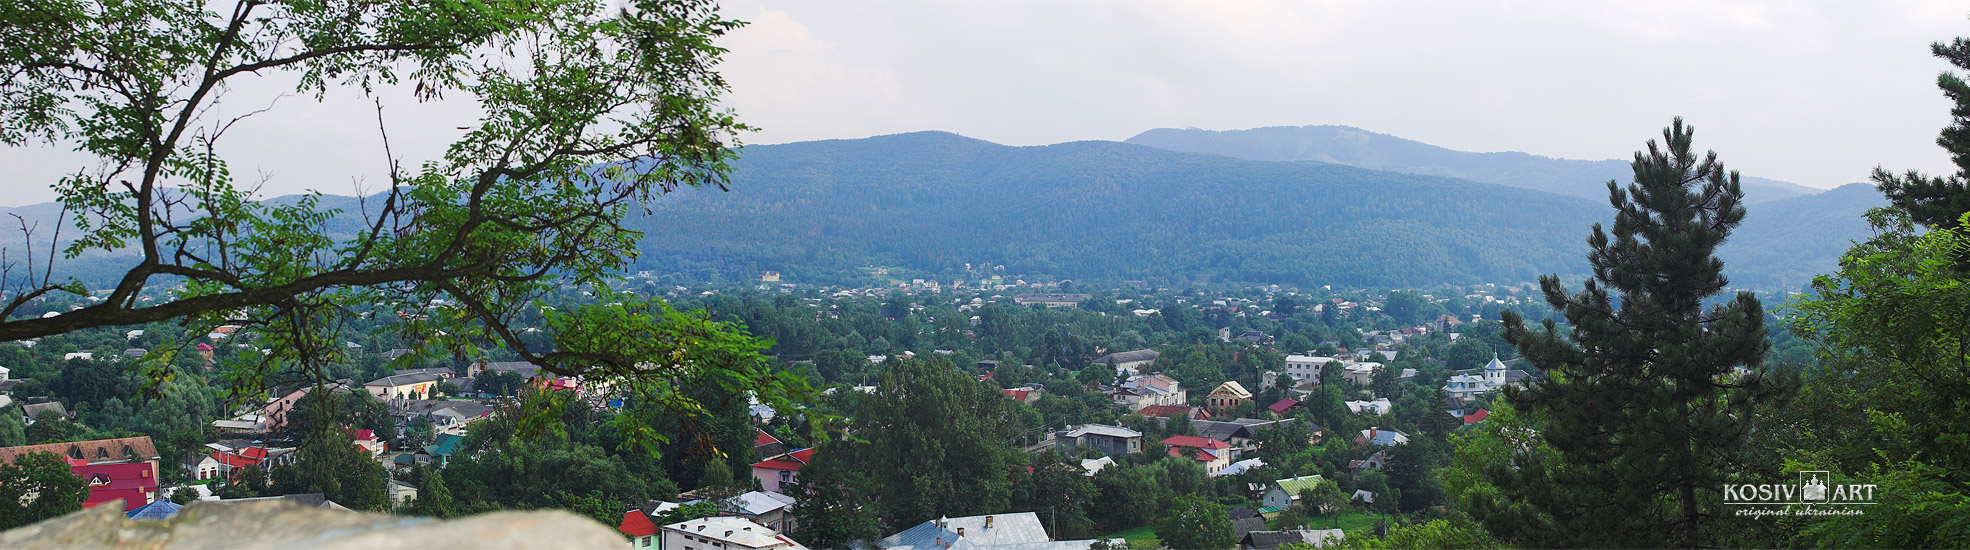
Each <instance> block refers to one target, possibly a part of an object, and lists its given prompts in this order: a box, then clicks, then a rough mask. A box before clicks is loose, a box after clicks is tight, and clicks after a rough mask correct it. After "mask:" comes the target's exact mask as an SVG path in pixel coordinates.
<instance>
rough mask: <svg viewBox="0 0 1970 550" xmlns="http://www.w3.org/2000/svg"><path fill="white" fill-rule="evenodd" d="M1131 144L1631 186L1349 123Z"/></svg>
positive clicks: (1757, 196) (1496, 178) (1757, 183)
mask: <svg viewBox="0 0 1970 550" xmlns="http://www.w3.org/2000/svg"><path fill="white" fill-rule="evenodd" d="M1124 143H1132V144H1136V145H1146V146H1149V147H1155V148H1158V149H1168V150H1171V151H1183V152H1190V153H1211V154H1217V155H1224V156H1228V157H1233V158H1242V159H1247V160H1310V161H1318V162H1327V163H1333V164H1345V165H1348V166H1354V167H1359V168H1368V169H1371V170H1387V171H1391V172H1402V173H1406V174H1425V175H1431V176H1445V177H1452V178H1459V179H1467V180H1471V181H1476V182H1483V183H1495V184H1498V185H1505V186H1510V187H1522V188H1526V189H1533V190H1538V191H1545V192H1548V193H1557V194H1561V195H1570V196H1575V197H1581V198H1584V199H1588V200H1593V201H1597V202H1599V201H1606V200H1607V182H1608V181H1609V180H1613V181H1618V182H1621V183H1623V184H1626V183H1627V182H1628V181H1629V177H1630V175H1631V174H1632V172H1631V171H1630V170H1629V168H1628V161H1625V160H1572V159H1558V158H1550V157H1542V156H1538V155H1532V154H1527V153H1520V152H1502V153H1470V152H1465V151H1453V150H1450V149H1445V148H1442V147H1437V146H1435V145H1430V144H1427V143H1422V142H1418V141H1411V140H1407V139H1402V138H1399V137H1395V136H1391V135H1386V134H1378V133H1375V132H1370V131H1367V130H1362V129H1360V128H1354V127H1349V126H1298V127H1294V126H1272V127H1266V128H1253V129H1250V130H1229V131H1210V130H1198V129H1194V128H1185V129H1175V128H1160V129H1155V130H1150V131H1147V132H1143V133H1140V134H1136V136H1135V137H1131V138H1129V139H1128V140H1127V141H1125V142H1124ZM1739 185H1740V186H1741V187H1742V188H1743V189H1744V201H1745V203H1746V204H1756V203H1760V202H1765V201H1772V200H1779V199H1786V198H1791V197H1798V196H1803V195H1810V194H1814V193H1818V192H1820V190H1819V189H1814V188H1811V187H1806V186H1803V185H1799V184H1796V183H1790V182H1783V181H1778V180H1773V179H1766V178H1760V177H1754V176H1745V177H1743V178H1742V179H1741V181H1740V182H1739Z"/></svg>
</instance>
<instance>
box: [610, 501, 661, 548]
mask: <svg viewBox="0 0 1970 550" xmlns="http://www.w3.org/2000/svg"><path fill="white" fill-rule="evenodd" d="M616 530H617V531H622V534H625V535H629V538H630V539H632V540H630V543H631V544H630V545H631V546H636V544H635V543H636V542H637V540H636V539H642V538H643V537H655V536H656V535H657V533H658V529H657V524H656V522H653V521H650V516H648V515H645V514H644V513H643V511H642V510H630V511H628V512H623V513H622V523H621V524H620V525H617V526H616ZM649 546H650V545H648V544H644V545H642V546H641V547H643V548H647V547H649Z"/></svg>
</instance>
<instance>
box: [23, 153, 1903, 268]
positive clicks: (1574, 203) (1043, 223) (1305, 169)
mask: <svg viewBox="0 0 1970 550" xmlns="http://www.w3.org/2000/svg"><path fill="white" fill-rule="evenodd" d="M735 168H736V172H735V174H734V175H733V182H732V186H731V189H732V190H731V191H730V192H720V191H717V190H715V189H713V190H705V189H685V190H681V191H678V192H676V193H672V194H670V195H667V196H664V197H662V198H659V199H657V200H654V201H651V202H650V203H649V204H648V205H647V206H648V208H649V210H650V214H648V215H639V216H637V217H635V218H633V219H631V220H630V222H629V223H630V224H631V225H632V226H634V227H635V228H637V229H639V230H642V231H644V233H645V237H644V239H643V241H642V243H641V248H642V252H643V254H642V256H641V257H640V258H638V260H637V263H636V265H635V266H634V269H635V270H648V271H652V272H654V273H656V274H659V275H660V276H665V277H671V278H673V279H675V280H677V281H679V282H684V281H692V282H697V281H724V282H738V281H752V280H757V277H758V274H759V272H760V271H766V270H771V271H779V272H781V273H782V274H784V275H785V276H786V277H787V279H786V280H787V281H789V282H799V283H810V284H811V283H844V284H870V283H874V282H876V281H875V280H874V279H872V278H870V277H868V276H866V275H865V274H864V272H863V270H862V268H864V267H868V266H882V267H887V268H890V269H891V270H892V273H891V275H892V276H903V277H905V278H910V277H928V278H936V279H940V280H944V281H949V280H950V279H971V278H975V277H976V275H974V274H971V273H968V272H967V271H966V269H965V264H967V263H970V264H973V265H974V267H977V266H983V265H1004V266H1006V273H1007V274H1023V275H1028V276H1036V277H1041V278H1067V279H1074V280H1078V281H1084V282H1090V283H1117V282H1120V281H1126V280H1141V281H1148V282H1150V283H1152V284H1156V285H1159V286H1180V285H1187V284H1268V283H1276V284H1282V285H1295V286H1302V287H1305V286H1315V285H1322V284H1335V285H1346V286H1373V287H1415V286H1426V285H1434V284H1441V283H1458V284H1463V283H1483V282H1496V283H1514V282H1524V281H1531V280H1534V279H1535V278H1537V277H1538V276H1539V275H1542V274H1547V273H1558V274H1561V275H1562V276H1563V277H1564V278H1565V279H1566V280H1567V281H1569V282H1576V281H1578V280H1580V278H1581V275H1580V274H1582V273H1584V272H1585V260H1584V255H1585V253H1586V244H1585V242H1586V238H1587V232H1588V226H1589V225H1590V224H1592V223H1594V222H1596V221H1603V220H1605V219H1606V218H1607V217H1608V216H1609V211H1610V210H1609V209H1608V208H1607V206H1606V205H1605V204H1603V202H1602V200H1604V199H1601V198H1596V199H1593V200H1589V199H1584V198H1578V197H1571V196H1562V195H1557V194H1552V193H1545V192H1539V191H1533V190H1528V189H1522V188H1516V187H1507V186H1502V185H1494V184H1487V183H1478V182H1472V181H1467V180H1461V179H1453V178H1447V177H1438V176H1427V175H1418V174H1408V173H1399V172H1391V171H1378V170H1369V169H1363V168H1356V167H1351V166H1343V165H1338V164H1328V163H1320V162H1310V161H1253V160H1242V159H1235V158H1231V157H1228V156H1221V155H1214V154H1200V153H1183V152H1175V151H1169V150H1164V149H1158V148H1153V147H1145V146H1138V145H1131V144H1126V143H1117V142H1101V141H1090V142H1076V143H1063V144H1058V145H1048V146H1040V147H1008V146H1003V145H997V144H993V143H989V142H985V141H979V140H975V139H970V138H965V137H962V136H958V135H954V134H949V133H942V132H919V133H912V134H900V135H892V136H881V137H875V138H868V139H855V140H833V141H816V142H804V143H793V144H786V145H766V146H758V145H756V146H749V147H746V148H745V150H744V151H742V154H741V157H740V158H739V160H737V161H736V165H735ZM269 200H270V201H271V202H288V201H292V200H295V198H294V197H291V196H290V197H277V198H274V199H269ZM322 203H323V204H324V205H329V206H332V207H336V208H341V209H343V210H344V213H345V214H344V216H342V217H340V218H337V219H335V220H333V221H331V222H330V223H329V227H330V231H331V232H333V233H336V234H340V235H343V236H347V235H349V234H351V233H353V232H355V231H357V230H359V229H360V226H359V225H358V224H357V223H356V220H357V219H358V218H357V216H356V213H357V212H358V211H359V209H358V207H357V203H356V200H355V199H353V198H349V197H334V196H330V197H324V198H323V199H322ZM1880 204H1882V199H1881V198H1880V195H1879V193H1877V192H1875V191H1874V190H1873V189H1872V188H1871V187H1869V186H1866V185H1860V184H1856V185H1848V186H1845V187H1841V188H1839V189H1835V190H1832V191H1827V192H1824V193H1819V194H1814V195H1805V196H1798V197H1793V198H1788V199H1781V200H1774V201H1767V202H1763V203H1759V204H1754V205H1750V207H1749V209H1750V214H1749V216H1748V217H1747V219H1746V221H1745V223H1744V225H1743V226H1741V227H1740V228H1739V229H1738V230H1737V232H1736V234H1734V235H1733V236H1732V238H1731V240H1730V241H1729V242H1727V243H1725V245H1724V247H1723V248H1722V249H1721V250H1720V252H1719V254H1720V255H1722V256H1723V258H1724V259H1725V261H1726V269H1727V271H1728V273H1729V274H1730V276H1731V277H1732V280H1733V281H1734V282H1735V283H1736V284H1737V285H1739V286H1750V287H1760V288H1768V289H1774V290H1797V289H1798V288H1800V286H1802V285H1803V284H1805V282H1806V281H1807V280H1809V279H1810V278H1811V277H1812V276H1813V275H1816V274H1819V273H1825V272H1829V271H1831V270H1832V269H1833V268H1834V267H1835V262H1836V260H1837V259H1838V257H1839V255H1840V254H1841V253H1842V252H1844V251H1845V250H1846V248H1847V247H1848V245H1849V243H1850V242H1851V241H1853V240H1856V239H1863V238H1866V237H1867V235H1868V232H1867V228H1866V226H1865V222H1864V220H1862V218H1861V213H1862V212H1864V211H1865V210H1866V209H1868V208H1871V207H1874V206H1879V205H1880ZM57 212H59V210H58V209H57V208H55V206H54V205H51V204H43V205H32V206H25V207H19V208H10V209H0V214H19V215H22V216H23V217H26V218H28V219H30V220H38V221H41V222H42V223H44V227H52V224H53V219H54V215H55V214H56V213H57ZM0 244H9V245H12V246H13V247H14V248H16V249H18V242H17V241H9V240H8V239H7V238H5V237H0ZM44 253H45V252H44ZM12 257H14V256H10V258H12ZM44 257H45V256H44ZM16 261H18V260H16ZM128 262H129V258H128V257H127V256H123V255H118V254H108V253H101V252H92V253H90V254H89V255H86V256H85V257H84V258H83V259H82V261H80V262H77V263H75V264H72V265H70V268H71V271H72V272H73V273H74V274H76V275H78V276H80V277H82V278H84V280H85V281H88V282H89V284H90V285H91V286H92V287H96V288H100V287H101V286H103V285H105V284H108V283H109V281H110V280H112V279H113V277H114V276H115V275H119V274H120V269H119V268H118V265H127V263H128Z"/></svg>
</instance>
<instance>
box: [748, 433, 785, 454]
mask: <svg viewBox="0 0 1970 550" xmlns="http://www.w3.org/2000/svg"><path fill="white" fill-rule="evenodd" d="M752 431H753V436H752V450H753V452H754V453H757V456H774V455H778V454H781V453H785V452H787V445H786V444H785V443H781V442H780V438H777V437H773V434H769V433H766V430H761V429H759V428H753V429H752Z"/></svg>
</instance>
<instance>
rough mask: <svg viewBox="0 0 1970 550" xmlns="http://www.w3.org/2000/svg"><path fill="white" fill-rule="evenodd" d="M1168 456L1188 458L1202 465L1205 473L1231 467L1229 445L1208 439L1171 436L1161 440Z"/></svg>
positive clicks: (1213, 472)
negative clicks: (1167, 448) (1167, 447)
mask: <svg viewBox="0 0 1970 550" xmlns="http://www.w3.org/2000/svg"><path fill="white" fill-rule="evenodd" d="M1163 444H1164V445H1167V446H1169V448H1170V456H1177V457H1182V456H1188V457H1191V458H1195V459H1197V461H1198V462H1201V463H1203V464H1204V471H1205V473H1209V474H1215V473H1218V470H1222V469H1224V468H1225V467H1227V466H1230V465H1231V444H1230V443H1225V442H1223V441H1218V440H1216V439H1211V438H1208V437H1198V436H1194V435H1173V436H1170V437H1169V438H1167V439H1164V440H1163Z"/></svg>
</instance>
